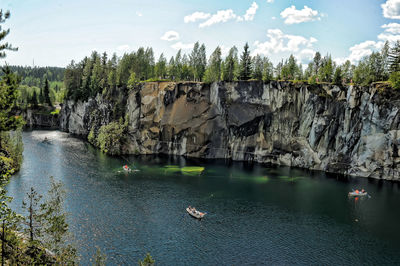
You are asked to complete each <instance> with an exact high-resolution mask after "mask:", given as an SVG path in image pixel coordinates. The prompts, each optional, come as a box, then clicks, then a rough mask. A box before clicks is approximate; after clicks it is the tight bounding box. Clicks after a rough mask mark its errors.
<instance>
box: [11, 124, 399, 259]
mask: <svg viewBox="0 0 400 266" xmlns="http://www.w3.org/2000/svg"><path fill="white" fill-rule="evenodd" d="M23 136H24V144H25V150H24V158H25V159H24V163H23V166H22V169H21V172H20V173H18V175H16V176H15V177H13V178H12V180H11V182H10V184H9V185H8V191H9V194H10V195H12V196H14V197H15V200H14V202H13V206H14V207H16V208H20V206H21V201H22V199H23V197H24V195H25V193H26V192H27V191H28V190H29V188H30V186H35V187H36V188H37V190H38V191H39V192H41V193H45V191H46V190H47V188H48V184H49V179H48V176H50V175H53V176H55V178H56V179H58V180H61V181H62V182H63V183H64V184H65V188H66V189H67V200H66V210H67V211H68V213H69V214H70V216H69V222H70V226H71V231H72V233H73V235H74V241H75V243H76V245H77V247H78V250H79V254H80V255H81V263H82V264H83V265H87V264H89V259H90V258H91V257H92V256H93V254H94V253H95V247H96V246H99V247H100V248H101V249H102V250H103V252H105V253H106V255H107V258H108V263H109V264H133V263H136V262H137V261H138V259H140V258H143V257H144V255H145V253H146V252H150V253H151V255H152V256H153V257H154V258H155V259H156V261H157V264H160V265H177V264H179V265H210V264H211V265H220V264H223V265H239V264H244V265H247V264H253V265H254V264H257V265H258V264H266V265H270V264H278V265H292V264H307V265H308V264H320V265H343V264H372V265H382V264H399V263H400V252H399V250H400V249H399V244H398V239H399V238H400V233H399V231H398V224H399V222H400V214H399V213H398V212H394V211H393V210H395V209H396V208H397V206H398V204H399V202H400V195H399V194H400V193H399V187H398V186H392V185H387V183H384V184H383V185H381V186H376V184H373V183H369V182H368V181H367V180H366V179H348V180H345V181H341V182H338V181H337V180H336V179H331V178H327V176H325V175H324V174H322V173H311V172H309V171H302V170H298V169H292V170H290V169H288V168H265V167H262V166H260V165H250V164H242V163H232V164H229V165H226V164H224V162H220V161H200V160H199V161H190V160H186V159H184V158H177V159H174V158H166V157H145V156H142V157H130V158H127V159H128V160H126V159H124V158H118V157H108V156H105V155H103V154H101V153H100V152H99V151H97V150H95V149H93V148H92V147H91V146H90V145H89V144H87V143H85V142H83V141H81V140H79V139H75V138H72V137H70V136H69V135H68V134H65V133H61V132H58V131H33V132H26V133H24V135H23ZM44 138H47V139H48V140H49V141H50V143H42V141H43V139H44ZM124 164H128V165H130V166H135V167H137V168H138V169H140V172H135V173H131V174H127V173H121V172H119V171H120V169H121V166H122V165H124ZM172 166H173V167H172ZM185 167H186V168H185ZM194 167H196V168H194ZM202 167H204V170H202ZM182 169H186V170H182ZM199 169H201V173H200V174H198V173H195V174H193V171H195V170H196V171H197V170H199ZM355 186H363V187H364V188H365V189H367V190H368V191H370V192H371V194H373V198H372V199H367V200H363V201H361V200H360V201H357V202H356V201H354V200H349V199H348V198H347V192H348V191H350V190H351V188H353V187H355ZM188 205H192V206H196V207H197V208H198V209H199V210H201V211H205V212H207V215H206V217H205V218H204V219H203V220H202V221H198V220H196V219H193V218H192V217H190V216H189V215H188V214H187V213H186V212H185V208H186V206H188ZM356 219H357V220H358V222H355V220H356Z"/></svg>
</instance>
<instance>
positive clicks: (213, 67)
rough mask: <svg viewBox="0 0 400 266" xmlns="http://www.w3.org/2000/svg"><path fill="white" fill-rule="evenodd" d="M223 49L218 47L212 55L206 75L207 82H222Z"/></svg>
mask: <svg viewBox="0 0 400 266" xmlns="http://www.w3.org/2000/svg"><path fill="white" fill-rule="evenodd" d="M221 62H222V59H221V48H220V47H219V46H218V47H217V48H216V49H215V50H214V52H213V53H212V54H211V56H210V59H209V61H208V67H207V70H206V72H205V74H204V81H205V82H215V81H220V80H221Z"/></svg>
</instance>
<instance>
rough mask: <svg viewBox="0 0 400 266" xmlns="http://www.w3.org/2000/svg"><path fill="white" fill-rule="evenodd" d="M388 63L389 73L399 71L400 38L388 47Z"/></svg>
mask: <svg viewBox="0 0 400 266" xmlns="http://www.w3.org/2000/svg"><path fill="white" fill-rule="evenodd" d="M388 63H389V72H390V73H393V72H398V71H400V40H398V41H397V42H396V43H395V45H394V47H393V48H391V49H390V52H389V55H388Z"/></svg>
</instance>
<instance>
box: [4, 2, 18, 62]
mask: <svg viewBox="0 0 400 266" xmlns="http://www.w3.org/2000/svg"><path fill="white" fill-rule="evenodd" d="M10 15H11V14H10V11H5V12H4V11H3V10H2V9H0V24H2V23H4V22H5V21H6V20H7V19H9V18H10ZM9 33H10V29H6V30H2V28H1V26H0V42H1V41H2V40H3V39H4V38H5V37H7V35H8V34H9ZM5 50H10V51H17V50H18V48H14V47H12V45H11V44H9V43H7V42H6V43H0V58H4V57H6V53H5Z"/></svg>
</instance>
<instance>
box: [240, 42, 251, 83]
mask: <svg viewBox="0 0 400 266" xmlns="http://www.w3.org/2000/svg"><path fill="white" fill-rule="evenodd" d="M251 69H252V66H251V56H250V51H249V44H248V43H247V42H246V44H245V46H244V49H243V53H242V56H241V57H240V66H239V71H240V72H239V79H240V80H249V79H250V78H251Z"/></svg>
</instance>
